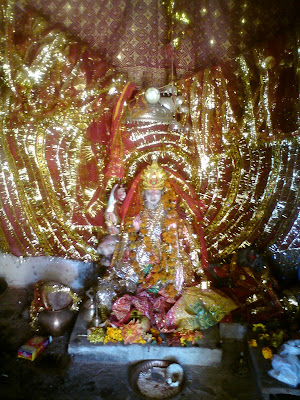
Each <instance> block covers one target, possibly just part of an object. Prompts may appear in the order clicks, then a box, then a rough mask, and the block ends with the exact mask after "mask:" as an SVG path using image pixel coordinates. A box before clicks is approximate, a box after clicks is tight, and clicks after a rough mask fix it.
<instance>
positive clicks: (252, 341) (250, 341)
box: [248, 339, 257, 347]
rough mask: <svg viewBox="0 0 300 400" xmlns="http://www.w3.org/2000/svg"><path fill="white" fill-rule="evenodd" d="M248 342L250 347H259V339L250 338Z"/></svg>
mask: <svg viewBox="0 0 300 400" xmlns="http://www.w3.org/2000/svg"><path fill="white" fill-rule="evenodd" d="M248 343H249V346H250V347H257V341H256V340H255V339H251V340H249V342H248Z"/></svg>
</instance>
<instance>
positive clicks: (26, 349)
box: [18, 336, 52, 361]
mask: <svg viewBox="0 0 300 400" xmlns="http://www.w3.org/2000/svg"><path fill="white" fill-rule="evenodd" d="M51 341H52V337H51V336H49V337H47V338H45V337H41V336H35V337H33V338H31V339H29V340H28V342H26V343H25V344H23V345H22V346H21V347H20V348H19V350H18V357H19V358H26V359H27V360H31V361H33V360H35V359H36V357H37V356H38V355H39V354H40V353H41V352H42V351H43V350H44V348H45V347H46V346H48V344H49V343H50V342H51Z"/></svg>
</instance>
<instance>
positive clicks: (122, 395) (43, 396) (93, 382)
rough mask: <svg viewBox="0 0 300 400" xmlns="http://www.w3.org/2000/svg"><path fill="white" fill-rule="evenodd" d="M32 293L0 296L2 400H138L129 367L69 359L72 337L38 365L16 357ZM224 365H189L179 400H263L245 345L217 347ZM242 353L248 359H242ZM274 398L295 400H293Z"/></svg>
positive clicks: (11, 291) (57, 342)
mask: <svg viewBox="0 0 300 400" xmlns="http://www.w3.org/2000/svg"><path fill="white" fill-rule="evenodd" d="M29 304H30V294H29V293H28V291H26V290H23V289H15V288H8V289H6V290H5V292H4V293H3V294H2V295H0V393H1V399H3V400H23V399H24V400H25V399H28V398H30V399H32V400H54V399H55V400H102V399H103V400H104V399H111V400H139V399H141V397H140V396H139V395H137V394H136V393H135V392H134V391H133V389H132V388H131V387H130V385H129V373H130V370H129V369H128V366H127V365H124V364H123V365H120V364H117V363H104V362H101V361H98V362H95V361H92V362H90V360H84V361H83V362H80V363H78V362H76V361H75V360H74V359H73V358H72V356H71V355H70V354H68V351H67V349H68V343H69V340H70V332H67V333H66V334H65V335H64V336H61V337H58V338H54V340H53V342H52V343H50V345H49V346H48V347H47V348H46V349H45V350H44V352H43V353H41V354H40V355H39V356H38V357H37V359H36V360H35V361H33V362H32V361H28V360H24V359H20V358H19V359H18V358H17V350H18V348H19V347H20V346H21V345H22V344H23V343H25V342H26V341H27V340H28V339H29V338H30V337H32V336H33V332H32V331H31V330H30V328H29V314H28V307H29ZM216 346H220V348H221V349H222V360H221V363H220V365H218V366H216V367H215V368H205V367H198V366H195V365H193V366H185V367H184V370H185V373H186V377H187V382H186V385H185V389H184V390H183V391H182V392H181V394H179V395H177V396H176V397H174V399H175V400H176V399H177V400H182V399H187V400H189V399H190V400H193V399H202V400H259V399H260V398H261V397H260V395H259V393H258V392H257V389H256V384H255V377H254V374H253V372H252V368H251V365H250V363H249V362H248V361H249V360H248V355H247V349H246V343H245V341H244V340H233V339H224V340H223V341H221V342H219V343H216ZM241 352H242V353H244V354H245V356H244V357H243V358H241ZM271 399H272V400H273V399H274V400H275V399H280V400H288V399H291V400H295V397H294V396H284V395H280V396H271Z"/></svg>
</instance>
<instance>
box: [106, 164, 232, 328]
mask: <svg viewBox="0 0 300 400" xmlns="http://www.w3.org/2000/svg"><path fill="white" fill-rule="evenodd" d="M141 191H142V196H140V197H141V199H140V200H141V201H140V202H136V201H133V202H132V203H134V204H135V206H136V204H138V203H140V204H141V207H140V210H139V212H138V213H136V215H134V214H133V213H132V212H131V213H130V212H128V213H127V217H125V219H124V221H123V223H122V229H121V231H120V234H119V242H118V243H117V246H116V250H115V253H114V256H113V259H112V262H111V267H110V274H111V276H114V278H113V279H118V280H119V282H120V284H121V285H122V286H123V287H127V288H128V290H127V291H126V294H125V295H123V296H121V297H119V298H118V299H117V300H116V301H115V302H114V304H113V306H112V314H111V316H110V318H111V320H112V321H113V323H116V324H122V323H126V322H128V318H129V315H130V310H136V311H138V312H140V313H142V314H143V315H145V316H146V317H148V318H149V320H150V321H151V324H152V326H154V327H155V328H156V329H158V330H160V331H163V332H171V331H174V330H182V331H186V330H189V331H192V330H197V329H206V328H208V327H210V326H212V325H213V324H215V323H217V322H218V321H220V320H221V319H222V318H223V317H224V316H225V315H226V314H227V313H229V312H231V311H232V310H233V309H234V308H236V307H237V305H236V304H235V303H234V302H233V301H232V300H231V299H230V298H228V297H226V296H225V295H222V294H220V293H219V292H217V291H214V290H212V289H211V288H210V287H209V282H208V280H207V278H206V275H205V273H204V271H203V268H202V266H201V262H200V259H199V255H200V247H199V244H198V243H197V240H196V239H195V235H194V234H193V230H192V227H191V226H190V224H188V223H187V219H186V218H184V217H182V212H181V213H180V210H179V196H178V195H176V193H175V191H174V189H173V187H172V185H171V184H170V182H169V181H168V176H167V173H166V172H165V171H164V169H163V168H161V167H160V166H159V165H158V163H157V162H156V161H154V162H153V163H152V165H149V166H148V167H147V168H146V169H145V170H144V172H143V173H142V175H141V185H140V188H138V190H137V192H136V196H139V193H140V192H141ZM129 198H131V195H130V196H129ZM129 208H130V206H129ZM130 214H131V215H130ZM132 214H133V215H132ZM111 276H110V279H112V278H111ZM124 282H126V285H124Z"/></svg>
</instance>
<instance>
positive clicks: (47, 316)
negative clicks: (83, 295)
mask: <svg viewBox="0 0 300 400" xmlns="http://www.w3.org/2000/svg"><path fill="white" fill-rule="evenodd" d="M74 315H75V314H74V312H73V311H71V310H70V309H69V308H68V307H66V308H63V309H62V310H56V311H49V310H44V311H41V312H40V313H39V316H38V323H39V325H40V327H41V328H43V330H45V331H46V332H47V333H48V334H49V335H51V336H62V335H63V334H64V333H65V332H66V330H67V329H68V328H69V326H70V325H71V322H72V320H73V317H74Z"/></svg>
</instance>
